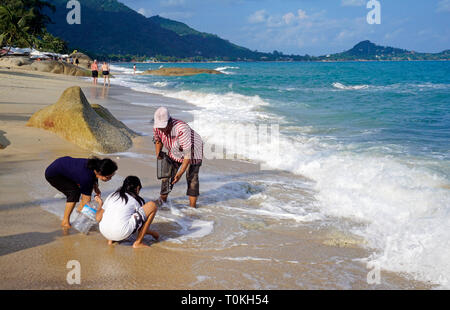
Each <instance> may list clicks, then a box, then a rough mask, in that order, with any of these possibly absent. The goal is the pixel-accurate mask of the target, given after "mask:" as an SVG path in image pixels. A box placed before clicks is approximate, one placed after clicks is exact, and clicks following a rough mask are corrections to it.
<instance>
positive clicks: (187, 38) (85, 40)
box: [46, 0, 263, 60]
mask: <svg viewBox="0 0 450 310" xmlns="http://www.w3.org/2000/svg"><path fill="white" fill-rule="evenodd" d="M48 1H49V2H50V3H52V4H53V5H55V7H56V11H55V12H46V13H47V14H48V15H49V16H50V18H51V19H52V21H53V23H52V24H49V25H48V26H47V28H48V31H49V32H50V33H52V34H53V35H55V36H57V37H60V38H62V39H64V40H65V41H67V42H69V46H70V47H71V48H78V49H82V50H84V51H87V52H90V53H91V54H95V55H103V56H107V55H113V54H116V55H117V54H119V55H133V56H147V57H156V56H158V55H159V56H170V57H174V58H177V59H180V58H191V59H194V60H201V59H208V60H214V59H217V60H237V59H241V60H243V59H252V60H259V59H260V57H261V56H262V55H263V54H262V53H256V52H253V51H251V50H249V49H247V48H244V47H240V46H237V45H234V44H232V43H230V42H229V41H226V40H223V39H221V38H219V37H218V36H216V35H212V34H208V33H201V32H198V31H196V30H194V29H192V28H190V27H189V26H187V25H185V24H183V23H180V22H177V21H172V20H170V19H166V18H162V17H159V16H154V17H150V18H146V17H144V16H143V15H141V14H139V13H137V12H135V11H134V10H132V9H130V8H129V7H127V6H125V5H124V4H122V3H120V2H118V1H116V0H83V1H80V2H81V24H80V25H76V24H74V25H69V24H68V23H67V22H66V16H67V13H68V12H69V10H68V9H67V8H66V5H67V1H66V0H48Z"/></svg>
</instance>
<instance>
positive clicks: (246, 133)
mask: <svg viewBox="0 0 450 310" xmlns="http://www.w3.org/2000/svg"><path fill="white" fill-rule="evenodd" d="M203 123H204V121H202V120H199V119H197V118H196V119H194V121H193V122H192V123H191V126H192V128H193V129H194V130H195V128H202V127H204V126H203V125H202V124H203ZM203 142H204V145H203V157H204V158H205V159H209V160H211V159H230V160H243V161H250V160H254V161H257V162H259V163H260V169H264V170H265V169H270V166H269V165H268V164H267V163H266V159H268V158H272V159H277V158H279V156H280V125H279V124H276V123H272V124H264V123H261V124H255V123H240V124H239V123H226V124H225V123H223V124H217V125H216V128H215V130H214V134H213V136H212V137H211V138H204V141H203Z"/></svg>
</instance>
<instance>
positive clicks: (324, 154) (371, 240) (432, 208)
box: [112, 62, 450, 288]
mask: <svg viewBox="0 0 450 310" xmlns="http://www.w3.org/2000/svg"><path fill="white" fill-rule="evenodd" d="M132 66H133V64H132V63H126V64H125V63H120V64H113V66H112V71H113V73H114V72H116V73H117V76H116V78H115V79H114V82H113V83H118V84H121V85H124V86H128V87H131V88H133V89H135V90H138V91H142V92H149V93H157V94H161V95H164V96H167V97H172V98H178V99H183V100H186V101H188V102H189V103H191V104H193V105H195V106H197V107H198V109H196V110H194V111H192V113H193V114H194V118H195V126H194V129H195V130H197V131H198V132H199V133H200V134H201V135H202V137H203V138H204V139H205V140H206V141H208V142H209V143H212V144H214V143H216V144H217V143H223V136H220V134H219V133H223V131H226V132H232V131H233V130H236V131H239V130H242V128H245V127H243V126H245V125H249V124H250V125H254V126H259V125H261V124H266V125H269V126H270V125H273V124H276V125H277V126H278V127H277V128H279V143H278V144H277V148H278V149H277V150H276V151H277V152H273V150H270V147H272V146H270V145H267V144H264V143H258V141H256V140H251V139H250V140H249V141H247V142H246V143H245V147H246V148H247V149H246V152H247V153H246V156H247V157H248V159H250V160H253V161H255V162H260V163H264V164H265V165H267V166H268V167H269V168H270V169H279V170H284V171H288V172H290V173H292V174H294V175H299V176H304V177H306V178H307V179H308V180H310V181H309V184H308V186H310V188H311V189H312V190H313V191H314V193H315V194H314V201H313V202H311V204H312V206H311V209H309V208H305V206H304V204H305V201H302V198H301V196H300V194H299V196H295V190H294V191H293V193H292V196H291V200H290V201H289V202H287V203H286V202H285V203H284V205H281V204H277V201H278V200H279V198H280V197H277V196H276V194H273V195H272V197H269V198H268V199H266V200H265V204H264V205H263V206H261V208H262V209H264V212H265V213H264V214H265V215H267V214H269V215H270V214H272V215H273V216H274V217H277V216H281V215H282V217H283V218H289V216H291V217H292V219H294V220H298V219H299V218H300V217H301V218H302V219H304V220H305V221H308V220H310V221H316V220H320V219H324V218H327V217H334V218H342V219H348V220H351V221H354V222H355V223H358V224H359V225H355V226H353V227H349V228H348V227H347V228H346V229H348V230H350V231H351V233H353V234H355V235H358V236H360V237H362V238H364V240H366V242H367V246H369V247H371V248H375V249H378V251H376V252H374V254H373V255H372V256H371V257H369V258H368V260H370V261H372V262H374V263H377V264H379V265H380V266H381V268H383V269H386V270H390V271H395V272H404V273H407V274H410V275H413V276H414V278H415V279H418V280H422V281H428V282H431V283H435V284H438V285H440V286H442V287H447V288H448V287H450V282H449V281H450V267H449V266H450V265H449V264H448V261H449V260H450V229H449V228H450V63H449V62H342V63H207V64H137V69H138V72H141V71H144V70H147V69H157V68H159V67H161V66H163V67H183V66H184V67H198V68H209V69H216V70H218V71H221V72H222V73H224V74H221V75H206V74H202V75H197V76H192V77H158V76H139V75H136V76H135V75H133V74H132ZM137 104H138V103H137ZM193 125H194V124H193ZM241 132H242V131H241ZM149 134H151V133H149ZM225 147H227V148H229V149H232V150H233V151H234V152H236V153H239V152H240V150H241V149H242V146H241V147H237V148H236V146H235V145H232V143H231V144H230V145H225ZM274 154H276V156H274ZM280 182H281V183H283V182H285V183H286V184H284V185H283V186H289V181H284V180H280ZM306 203H308V202H306ZM297 204H298V205H302V207H298V208H296V206H297ZM286 205H288V206H286ZM308 216H309V217H308Z"/></svg>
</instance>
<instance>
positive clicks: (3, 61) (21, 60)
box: [0, 56, 33, 67]
mask: <svg viewBox="0 0 450 310" xmlns="http://www.w3.org/2000/svg"><path fill="white" fill-rule="evenodd" d="M32 63H33V61H32V60H31V59H30V57H27V56H5V57H1V58H0V66H2V67H21V66H25V65H31V64H32Z"/></svg>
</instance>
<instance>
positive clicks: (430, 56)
mask: <svg viewBox="0 0 450 310" xmlns="http://www.w3.org/2000/svg"><path fill="white" fill-rule="evenodd" d="M318 58H319V59H321V60H328V61H345V60H448V59H450V52H449V50H446V51H443V52H441V53H418V52H414V51H408V50H405V49H400V48H395V47H390V46H380V45H376V44H374V43H372V42H370V41H369V40H366V41H361V42H359V43H358V44H356V45H355V46H354V47H353V48H351V49H350V50H348V51H345V52H342V53H337V54H332V55H327V56H321V57H318Z"/></svg>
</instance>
